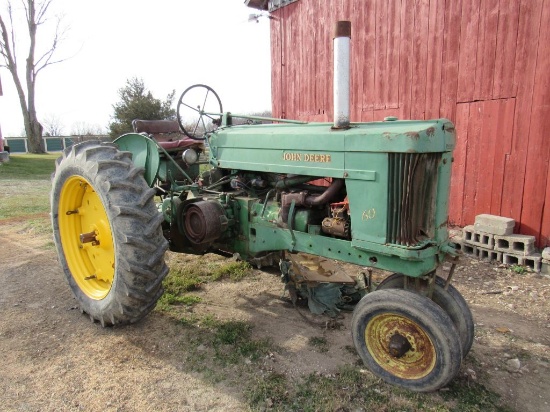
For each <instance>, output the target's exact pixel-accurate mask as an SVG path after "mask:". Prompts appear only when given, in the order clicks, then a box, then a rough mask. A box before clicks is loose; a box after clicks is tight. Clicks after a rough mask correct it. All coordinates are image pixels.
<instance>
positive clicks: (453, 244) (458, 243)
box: [449, 239, 462, 252]
mask: <svg viewBox="0 0 550 412" xmlns="http://www.w3.org/2000/svg"><path fill="white" fill-rule="evenodd" d="M449 246H451V247H453V248H454V249H455V250H456V251H458V252H461V251H462V242H461V241H460V239H453V240H451V241H449Z"/></svg>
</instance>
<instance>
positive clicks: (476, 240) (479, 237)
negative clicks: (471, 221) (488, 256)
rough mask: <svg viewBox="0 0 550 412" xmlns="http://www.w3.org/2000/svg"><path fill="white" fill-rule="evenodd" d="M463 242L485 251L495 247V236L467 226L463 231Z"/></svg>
mask: <svg viewBox="0 0 550 412" xmlns="http://www.w3.org/2000/svg"><path fill="white" fill-rule="evenodd" d="M462 241H463V242H464V243H469V244H471V245H474V246H479V247H482V248H485V249H493V248H494V247H495V235H493V234H491V233H485V232H480V231H478V230H475V229H474V226H472V225H469V226H466V227H465V228H464V229H463V230H462Z"/></svg>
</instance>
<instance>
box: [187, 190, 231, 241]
mask: <svg viewBox="0 0 550 412" xmlns="http://www.w3.org/2000/svg"><path fill="white" fill-rule="evenodd" d="M181 218H182V220H183V229H184V232H185V236H186V237H187V238H188V239H189V241H190V242H191V243H194V244H205V243H209V242H212V241H214V240H216V239H218V238H219V237H220V236H221V235H222V233H223V232H224V231H225V229H226V228H227V224H228V220H227V217H226V216H225V212H224V209H223V206H222V205H220V204H219V203H218V202H216V201H208V200H203V201H199V202H194V203H190V204H188V205H187V206H185V207H184V208H183V212H182V215H181Z"/></svg>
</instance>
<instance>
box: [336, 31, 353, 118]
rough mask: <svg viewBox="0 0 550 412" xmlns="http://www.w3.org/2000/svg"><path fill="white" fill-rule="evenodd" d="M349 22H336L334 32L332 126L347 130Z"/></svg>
mask: <svg viewBox="0 0 550 412" xmlns="http://www.w3.org/2000/svg"><path fill="white" fill-rule="evenodd" d="M350 40H351V22H350V21H338V22H336V27H335V31H334V74H333V76H334V126H333V129H347V128H349V123H350V121H349V100H350V97H349V95H350Z"/></svg>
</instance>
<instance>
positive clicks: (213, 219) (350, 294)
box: [51, 26, 474, 391]
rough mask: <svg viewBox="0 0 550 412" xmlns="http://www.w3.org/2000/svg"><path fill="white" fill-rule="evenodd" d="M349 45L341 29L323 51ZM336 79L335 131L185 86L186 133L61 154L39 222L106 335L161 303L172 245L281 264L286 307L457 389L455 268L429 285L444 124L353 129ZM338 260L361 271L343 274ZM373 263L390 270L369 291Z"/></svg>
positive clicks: (447, 168) (397, 374)
mask: <svg viewBox="0 0 550 412" xmlns="http://www.w3.org/2000/svg"><path fill="white" fill-rule="evenodd" d="M346 37H347V38H348V40H349V36H348V33H347V30H346V27H345V26H344V30H343V34H342V28H341V27H340V32H337V36H336V39H335V49H337V48H338V47H337V45H336V41H337V40H338V39H339V38H346ZM335 60H338V59H336V58H335ZM344 60H345V59H344ZM335 65H336V63H335ZM335 71H337V68H336V67H335ZM344 77H345V76H344ZM340 78H341V76H340V77H338V79H340ZM339 81H340V80H338V81H337V80H335V121H334V123H306V122H300V121H291V120H286V119H269V118H262V117H254V116H240V115H234V114H231V113H229V112H224V111H223V109H222V104H221V101H220V99H219V97H218V95H217V94H216V93H215V92H214V90H212V89H211V88H210V87H208V86H204V85H195V86H192V87H189V88H188V89H187V90H185V92H184V93H183V94H182V95H181V97H180V99H179V100H178V105H177V115H178V123H179V128H180V129H181V132H182V133H184V134H185V138H183V139H173V138H171V137H170V132H173V131H174V130H173V129H171V128H170V127H171V126H170V122H166V121H164V122H163V121H161V122H143V121H141V122H139V121H137V122H135V124H134V128H135V130H136V133H130V134H126V135H124V136H121V137H120V138H118V139H117V140H116V141H114V142H113V143H110V144H102V143H99V142H86V143H82V144H78V145H75V146H72V147H71V148H69V149H67V150H66V151H65V152H64V153H63V156H62V157H61V158H60V159H59V160H58V161H57V167H56V172H55V175H54V177H53V188H52V196H51V205H52V213H51V215H52V224H53V229H54V238H55V243H56V247H57V251H58V254H59V259H60V262H61V265H62V267H63V270H64V273H65V276H66V278H67V281H68V283H69V285H70V287H71V289H72V291H73V293H74V295H75V297H76V299H77V301H78V303H79V305H80V307H81V310H82V311H83V312H85V313H87V314H88V315H89V316H90V317H91V319H92V320H97V321H99V322H100V323H101V325H103V326H107V325H119V324H128V323H133V322H136V321H139V320H140V319H142V318H143V317H144V316H145V315H147V314H148V313H149V312H150V311H151V310H152V309H153V308H154V307H155V304H156V302H157V300H158V299H159V298H160V297H161V295H162V293H163V287H162V281H163V279H164V277H165V276H166V275H167V273H168V267H167V266H166V264H165V261H164V254H165V252H166V251H167V250H168V249H169V250H171V251H173V252H180V253H189V254H198V255H201V254H205V253H218V254H222V255H226V256H227V255H229V256H231V255H236V254H238V256H240V258H241V259H243V260H247V261H250V262H252V263H254V264H256V265H258V266H265V265H270V264H272V263H277V264H279V266H280V269H281V276H282V279H283V280H284V282H285V284H286V288H287V289H288V291H289V292H290V296H291V297H292V298H293V299H294V300H296V299H299V298H305V299H307V301H308V305H309V307H310V309H312V311H313V312H315V313H325V314H328V315H334V314H335V313H337V312H338V311H339V309H340V307H341V304H342V302H345V303H348V304H349V303H350V302H352V303H354V304H355V308H354V310H353V317H352V338H353V341H354V344H355V347H356V349H357V351H358V353H359V355H360V356H361V358H362V359H363V361H364V363H365V365H366V366H367V367H368V368H369V369H370V370H371V371H372V372H373V373H374V374H376V375H377V376H379V377H381V378H382V379H384V380H385V381H387V382H389V383H392V384H395V385H399V386H402V387H405V388H409V389H411V390H414V391H432V390H436V389H438V388H441V387H442V386H444V385H446V384H447V383H448V382H449V381H450V380H451V379H453V378H454V377H455V376H456V375H457V373H458V371H459V368H460V365H461V362H462V359H463V357H464V356H466V354H467V353H468V351H469V350H470V348H471V346H472V342H473V335H474V330H473V327H474V326H473V319H472V315H471V313H470V310H469V308H468V305H467V304H466V302H465V300H464V298H463V297H462V296H461V295H460V293H459V292H458V291H457V290H456V289H455V288H454V287H453V286H452V285H451V284H450V282H451V277H452V270H453V269H454V264H453V266H452V268H451V273H450V274H449V276H448V278H447V279H443V278H441V277H438V276H436V269H437V268H438V267H440V266H441V264H442V262H443V261H444V259H445V258H446V257H451V258H452V257H455V256H456V254H457V253H456V251H455V250H454V248H453V247H452V245H451V244H450V242H449V239H448V232H447V216H448V197H449V188H450V176H451V162H452V150H453V148H454V146H455V131H454V126H453V124H452V123H451V122H449V121H448V120H446V119H438V120H429V121H399V120H397V119H395V118H386V119H385V121H381V122H372V123H351V122H349V115H348V114H347V109H346V107H345V100H346V98H347V99H348V101H349V96H347V97H344V99H343V101H344V104H343V109H342V105H340V104H339V103H338V102H337V100H338V99H339V98H340V97H341V96H336V94H337V92H338V93H342V91H341V90H342V88H341V86H340V85H339V84H336V83H337V82H339ZM348 82H349V79H348ZM344 83H345V80H344ZM343 89H345V87H344V88H343ZM344 94H345V93H344ZM239 118H245V119H246V120H247V122H246V124H240V125H237V124H236V123H237V121H236V120H237V119H239ZM266 120H269V121H271V122H275V123H276V124H275V123H271V124H258V122H260V121H266ZM140 132H141V133H140ZM205 143H206V144H205ZM206 148H207V152H208V160H207V163H208V165H209V169H208V170H206V171H204V172H202V173H201V172H200V164H201V162H200V158H201V155H204V152H205V150H206ZM337 261H339V262H347V263H351V264H355V265H360V266H361V267H364V268H365V270H364V271H363V272H362V273H358V274H351V273H342V271H341V270H338V269H337V268H336V266H337V265H335V263H334V262H337ZM372 268H377V269H383V270H386V271H389V272H393V273H394V274H393V275H391V276H389V277H387V278H386V279H385V280H384V281H383V282H382V283H381V284H379V285H378V287H377V288H376V290H373V289H374V288H373V285H372V279H371V271H372Z"/></svg>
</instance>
